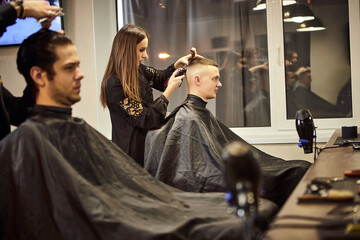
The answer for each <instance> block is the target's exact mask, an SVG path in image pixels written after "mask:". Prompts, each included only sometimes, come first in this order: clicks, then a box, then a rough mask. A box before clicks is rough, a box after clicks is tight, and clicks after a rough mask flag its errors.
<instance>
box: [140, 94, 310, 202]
mask: <svg viewBox="0 0 360 240" xmlns="http://www.w3.org/2000/svg"><path fill="white" fill-rule="evenodd" d="M231 141H241V142H245V141H244V140H243V139H242V138H240V137H239V136H238V135H236V134H235V133H233V132H232V131H231V130H230V129H229V128H228V127H226V126H225V125H224V124H222V123H221V122H219V121H218V120H216V119H215V117H214V116H213V115H212V114H211V112H210V111H209V110H208V109H206V102H204V101H203V100H202V99H201V98H199V97H197V96H194V95H188V97H187V99H186V100H185V102H184V103H183V104H182V105H180V106H179V107H178V108H176V109H175V110H174V111H173V112H172V113H171V114H170V115H169V116H168V117H167V118H166V119H165V124H164V125H163V127H162V128H160V129H158V130H153V131H150V132H149V133H148V135H147V137H146V144H145V146H146V147H145V169H146V170H148V171H149V172H150V173H151V174H152V175H153V176H154V177H156V178H158V179H159V180H161V181H163V182H165V183H167V184H169V185H171V186H174V187H176V188H179V189H182V190H184V191H190V192H216V191H225V183H224V180H223V178H222V167H223V163H222V158H221V154H222V151H223V148H224V146H225V145H226V144H227V143H229V142H231ZM251 149H252V150H253V151H256V152H258V153H259V155H260V159H259V164H260V166H261V169H262V172H263V175H264V187H263V190H264V195H263V197H264V198H267V199H270V200H272V201H273V202H275V203H277V204H278V205H279V206H282V204H283V203H284V202H285V200H286V199H287V197H289V195H290V194H291V192H292V191H293V189H294V188H295V186H296V185H297V183H298V182H299V181H300V179H301V178H302V177H303V175H304V174H305V172H306V171H307V169H308V168H309V167H310V165H311V164H310V163H309V162H307V161H302V160H293V161H285V160H283V159H280V158H276V157H273V156H271V155H268V154H266V153H264V152H262V151H260V150H259V149H257V148H255V147H253V146H251Z"/></svg>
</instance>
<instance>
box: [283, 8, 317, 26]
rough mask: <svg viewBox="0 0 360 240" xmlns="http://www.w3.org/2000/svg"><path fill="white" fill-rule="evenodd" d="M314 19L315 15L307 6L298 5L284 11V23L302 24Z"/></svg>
mask: <svg viewBox="0 0 360 240" xmlns="http://www.w3.org/2000/svg"><path fill="white" fill-rule="evenodd" d="M314 19H315V16H314V13H313V12H312V11H311V9H310V8H308V7H307V6H305V5H302V4H296V5H293V6H290V7H288V8H287V9H284V22H296V23H302V22H304V21H310V20H314Z"/></svg>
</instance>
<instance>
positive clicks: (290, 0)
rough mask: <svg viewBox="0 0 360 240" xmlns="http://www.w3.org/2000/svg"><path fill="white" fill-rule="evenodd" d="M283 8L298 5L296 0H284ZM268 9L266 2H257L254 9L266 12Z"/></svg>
mask: <svg viewBox="0 0 360 240" xmlns="http://www.w3.org/2000/svg"><path fill="white" fill-rule="evenodd" d="M282 4H283V6H289V5H292V4H296V0H283V1H282ZM264 9H266V0H257V1H256V4H255V7H254V8H253V10H254V11H258V10H264Z"/></svg>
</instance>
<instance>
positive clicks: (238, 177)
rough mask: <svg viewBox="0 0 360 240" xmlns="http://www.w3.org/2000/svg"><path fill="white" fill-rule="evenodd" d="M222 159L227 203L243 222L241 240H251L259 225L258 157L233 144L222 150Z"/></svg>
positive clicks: (241, 146)
mask: <svg viewBox="0 0 360 240" xmlns="http://www.w3.org/2000/svg"><path fill="white" fill-rule="evenodd" d="M222 158H223V160H224V180H225V183H226V186H227V188H228V190H229V192H228V193H227V195H226V197H227V199H226V200H227V202H228V203H229V205H230V206H231V208H232V209H234V208H235V209H236V215H237V216H238V217H239V218H240V219H241V220H242V221H241V224H242V226H243V229H244V231H243V233H244V236H243V239H245V240H250V239H254V236H255V229H254V227H255V225H256V224H258V223H259V220H258V218H257V210H258V202H259V193H260V183H261V177H262V175H261V170H260V166H259V164H258V161H257V159H258V158H259V156H258V154H257V153H256V152H254V151H251V148H250V146H249V145H247V144H245V143H242V142H239V141H236V142H232V143H230V144H229V145H227V146H226V147H225V149H224V151H223V154H222ZM231 208H230V209H231Z"/></svg>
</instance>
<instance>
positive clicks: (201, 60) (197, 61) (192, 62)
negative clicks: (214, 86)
mask: <svg viewBox="0 0 360 240" xmlns="http://www.w3.org/2000/svg"><path fill="white" fill-rule="evenodd" d="M196 64H201V65H210V66H214V67H218V64H217V63H216V62H215V61H214V60H212V59H209V58H204V57H199V56H197V57H195V58H193V59H191V60H190V61H189V65H188V66H189V67H191V66H193V65H196Z"/></svg>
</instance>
